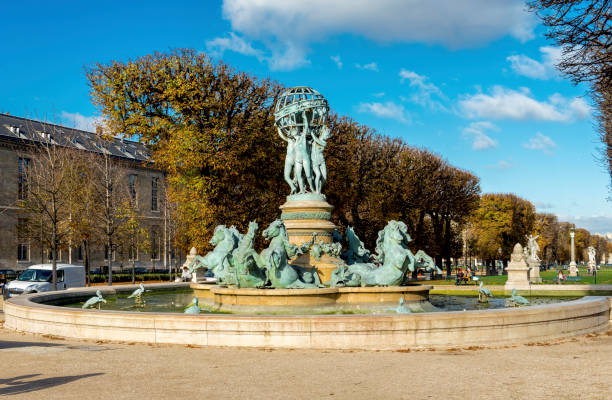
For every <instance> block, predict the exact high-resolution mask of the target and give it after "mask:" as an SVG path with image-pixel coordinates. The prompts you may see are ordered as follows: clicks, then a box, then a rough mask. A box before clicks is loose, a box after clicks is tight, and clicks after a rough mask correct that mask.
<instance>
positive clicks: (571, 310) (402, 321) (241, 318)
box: [4, 285, 611, 350]
mask: <svg viewBox="0 0 612 400" xmlns="http://www.w3.org/2000/svg"><path fill="white" fill-rule="evenodd" d="M166 286H167V287H170V286H171V285H166ZM147 287H149V288H151V289H159V288H163V287H165V286H164V285H147ZM172 287H175V288H176V285H173V286H172ZM134 288H135V287H134V286H113V287H111V288H107V287H102V288H100V287H93V288H83V289H71V290H65V291H59V292H48V293H39V294H31V295H26V296H18V297H14V298H11V299H8V300H7V301H6V303H5V304H4V313H5V324H4V327H5V328H7V329H13V330H17V331H23V332H29V333H36V334H47V335H56V336H61V337H67V338H78V339H88V340H107V341H120V342H143V343H174V344H183V345H184V344H190V345H199V346H236V347H260V348H304V349H306V348H308V349H363V350H403V349H410V348H447V347H465V346H474V345H479V346H480V345H506V344H511V343H520V342H532V341H542V340H550V339H558V338H564V337H568V336H574V335H580V334H585V333H591V332H603V331H606V330H608V329H610V307H611V299H610V298H608V297H600V296H593V297H584V298H582V299H579V300H574V301H568V302H563V303H556V304H549V305H541V306H531V307H525V308H512V309H497V310H484V311H460V312H438V313H422V314H401V315H397V314H396V315H393V314H387V315H365V314H348V315H292V316H286V315H224V314H201V315H186V314H175V313H145V312H122V311H105V310H102V311H99V310H80V309H71V308H65V307H59V306H51V305H46V304H41V303H44V302H48V301H52V302H57V301H61V300H62V299H65V297H66V296H70V297H72V298H76V297H80V298H82V297H84V296H90V295H93V293H95V291H96V290H97V289H101V290H102V291H103V292H104V293H107V294H110V293H117V292H120V293H126V292H130V291H132V290H134Z"/></svg>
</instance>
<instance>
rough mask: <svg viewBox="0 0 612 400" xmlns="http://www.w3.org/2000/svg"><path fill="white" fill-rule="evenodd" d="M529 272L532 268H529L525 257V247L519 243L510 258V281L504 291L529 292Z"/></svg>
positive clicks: (507, 269) (508, 270)
mask: <svg viewBox="0 0 612 400" xmlns="http://www.w3.org/2000/svg"><path fill="white" fill-rule="evenodd" d="M529 270H530V268H529V266H527V263H526V262H525V258H524V256H523V246H521V244H520V243H517V244H516V245H515V246H514V250H513V251H512V255H511V256H510V262H509V263H508V266H507V267H506V271H507V272H508V280H507V281H506V284H505V285H504V290H506V291H509V290H512V289H517V290H529Z"/></svg>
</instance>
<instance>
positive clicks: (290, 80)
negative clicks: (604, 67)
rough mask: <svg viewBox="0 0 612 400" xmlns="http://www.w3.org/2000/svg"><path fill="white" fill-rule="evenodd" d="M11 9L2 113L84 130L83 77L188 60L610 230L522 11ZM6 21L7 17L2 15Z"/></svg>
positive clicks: (553, 78)
mask: <svg viewBox="0 0 612 400" xmlns="http://www.w3.org/2000/svg"><path fill="white" fill-rule="evenodd" d="M373 4H374V3H373V2H371V1H367V0H335V1H323V0H309V1H305V0H295V1H286V0H268V1H264V0H224V1H222V2H214V1H174V2H167V1H164V2H161V1H147V2H137V1H131V2H126V1H122V2H119V1H104V2H97V3H91V2H82V1H59V0H58V1H53V2H51V1H21V2H9V3H7V4H4V5H3V10H4V11H5V12H4V14H5V18H3V23H2V24H1V25H0V43H2V49H3V50H4V60H3V63H1V64H0V96H1V97H0V98H1V99H2V100H0V111H1V112H10V113H11V114H14V115H19V116H25V117H34V118H39V119H47V120H50V121H61V122H63V123H65V124H68V125H71V126H77V127H81V128H87V127H88V126H91V124H92V121H93V118H94V117H95V116H96V115H97V112H96V109H95V107H94V106H93V105H92V104H91V102H90V100H89V93H88V91H89V89H88V86H87V82H86V79H85V76H84V67H86V66H88V65H91V64H93V63H95V62H102V63H106V62H109V61H111V60H127V59H130V58H135V57H138V56H142V55H146V54H149V53H151V52H154V51H166V50H168V49H171V48H177V47H190V48H195V49H198V50H201V51H205V52H207V53H208V54H210V55H211V56H213V57H215V58H217V59H222V60H224V61H225V62H228V63H230V64H232V65H235V66H236V67H237V68H238V69H240V70H243V71H248V72H251V73H253V74H255V75H257V76H260V77H270V78H272V79H275V80H277V81H279V82H281V83H282V84H284V85H287V86H292V85H309V86H312V87H314V88H316V89H317V90H319V91H320V92H321V93H322V94H324V95H325V96H326V97H327V98H328V100H329V103H330V105H331V106H332V108H333V109H334V110H335V111H336V112H338V113H340V114H344V115H348V116H351V117H352V118H354V119H355V120H357V121H358V122H361V123H364V124H367V125H369V126H371V127H373V128H376V129H377V130H378V131H379V132H381V133H384V134H387V135H390V136H394V137H401V138H403V139H404V140H405V141H406V142H407V143H409V144H411V145H413V146H419V147H426V148H428V149H429V150H431V151H433V152H435V153H437V154H439V155H441V156H443V157H445V158H446V159H448V160H449V161H450V162H451V163H452V164H454V165H456V166H458V167H461V168H465V169H468V170H471V171H472V172H474V173H475V174H476V175H478V176H479V177H480V178H481V186H482V190H483V192H512V193H516V194H517V195H519V196H521V197H524V198H526V199H528V200H530V201H532V202H533V203H534V204H535V205H536V207H537V210H538V211H542V212H552V213H555V214H557V215H559V217H560V219H561V220H569V221H572V222H575V223H576V224H577V226H580V227H585V228H587V229H589V230H590V231H591V232H601V233H604V232H612V211H611V208H610V205H611V204H610V203H609V202H608V201H607V200H606V198H607V196H608V184H609V179H608V174H607V172H606V170H605V168H604V167H603V166H602V165H601V164H600V163H599V162H598V161H597V156H598V148H599V146H600V143H599V140H598V137H597V132H596V127H595V121H594V120H593V118H592V114H593V110H592V109H591V104H590V100H589V98H588V97H586V96H585V90H586V88H585V87H582V86H578V87H576V86H574V85H573V84H572V83H571V82H569V80H567V79H564V78H561V77H560V76H559V75H558V74H557V73H556V72H555V70H554V64H555V62H556V60H558V57H559V54H560V50H559V49H558V48H555V47H554V44H553V43H551V42H549V41H547V40H546V39H545V38H544V31H543V28H542V27H541V26H539V25H538V21H537V20H536V19H535V18H534V16H533V15H531V14H529V13H527V12H526V11H525V10H524V6H523V3H522V2H521V1H519V0H462V1H460V2H455V1H451V0H447V1H443V0H410V1H408V0H378V1H377V2H376V3H375V4H376V6H373ZM7 16H9V17H7Z"/></svg>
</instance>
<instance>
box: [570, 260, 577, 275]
mask: <svg viewBox="0 0 612 400" xmlns="http://www.w3.org/2000/svg"><path fill="white" fill-rule="evenodd" d="M569 276H578V267H577V266H576V262H575V261H572V262H571V263H570V265H569Z"/></svg>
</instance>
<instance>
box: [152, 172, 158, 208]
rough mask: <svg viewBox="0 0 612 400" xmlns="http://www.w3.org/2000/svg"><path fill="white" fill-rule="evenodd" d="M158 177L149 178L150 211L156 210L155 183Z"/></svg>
mask: <svg viewBox="0 0 612 400" xmlns="http://www.w3.org/2000/svg"><path fill="white" fill-rule="evenodd" d="M158 183H159V178H155V177H154V178H151V211H158V201H157V185H158Z"/></svg>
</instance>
